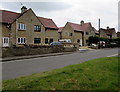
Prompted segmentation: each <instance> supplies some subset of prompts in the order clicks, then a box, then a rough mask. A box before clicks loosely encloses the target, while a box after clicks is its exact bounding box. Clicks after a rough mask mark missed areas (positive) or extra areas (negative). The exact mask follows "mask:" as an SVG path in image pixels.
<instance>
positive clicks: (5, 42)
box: [2, 37, 9, 47]
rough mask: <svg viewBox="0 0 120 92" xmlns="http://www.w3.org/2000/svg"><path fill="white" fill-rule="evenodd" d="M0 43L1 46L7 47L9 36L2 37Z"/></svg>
mask: <svg viewBox="0 0 120 92" xmlns="http://www.w3.org/2000/svg"><path fill="white" fill-rule="evenodd" d="M2 44H3V47H9V37H3V39H2Z"/></svg>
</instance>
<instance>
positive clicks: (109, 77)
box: [3, 57, 120, 91]
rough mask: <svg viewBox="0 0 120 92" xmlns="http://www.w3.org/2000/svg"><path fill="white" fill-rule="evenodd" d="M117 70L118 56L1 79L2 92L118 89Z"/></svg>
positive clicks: (119, 88)
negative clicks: (8, 91) (7, 91)
mask: <svg viewBox="0 0 120 92" xmlns="http://www.w3.org/2000/svg"><path fill="white" fill-rule="evenodd" d="M119 59H120V57H119ZM118 67H119V64H118V57H105V58H99V59H94V60H90V61H87V62H83V63H81V64H75V65H70V66H67V67H64V68H61V69H56V70H52V71H47V72H43V73H36V74H32V75H30V76H25V77H20V78H16V79H10V80H4V81H3V91H4V90H120V87H119V85H118V84H119V83H118V79H119V73H118Z"/></svg>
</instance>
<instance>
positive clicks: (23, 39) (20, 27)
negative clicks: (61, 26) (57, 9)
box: [0, 6, 59, 47]
mask: <svg viewBox="0 0 120 92" xmlns="http://www.w3.org/2000/svg"><path fill="white" fill-rule="evenodd" d="M0 17H2V19H1V20H0V25H1V26H2V33H1V34H2V35H1V37H2V39H1V43H2V46H3V47H10V46H12V45H16V46H21V45H34V44H48V43H50V42H53V41H58V39H59V38H58V27H57V26H56V24H55V23H54V22H53V20H52V19H48V18H43V17H38V16H36V14H35V13H34V12H33V10H32V9H31V8H30V9H27V8H26V7H25V6H23V7H22V8H21V13H16V12H11V11H6V10H0Z"/></svg>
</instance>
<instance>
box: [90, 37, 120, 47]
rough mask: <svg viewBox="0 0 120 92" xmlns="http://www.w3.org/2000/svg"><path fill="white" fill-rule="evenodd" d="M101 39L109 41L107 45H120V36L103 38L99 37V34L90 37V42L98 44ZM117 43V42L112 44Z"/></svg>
mask: <svg viewBox="0 0 120 92" xmlns="http://www.w3.org/2000/svg"><path fill="white" fill-rule="evenodd" d="M99 41H105V42H106V43H107V45H106V47H120V38H113V39H109V38H103V37H97V36H94V37H93V36H91V37H89V44H92V43H95V44H97V43H98V42H99ZM111 43H116V44H111Z"/></svg>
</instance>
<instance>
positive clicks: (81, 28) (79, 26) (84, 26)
mask: <svg viewBox="0 0 120 92" xmlns="http://www.w3.org/2000/svg"><path fill="white" fill-rule="evenodd" d="M68 23H69V25H70V26H71V27H72V28H73V30H74V31H80V32H84V31H85V30H86V29H87V28H88V27H89V26H91V24H90V23H84V24H76V23H71V22H68Z"/></svg>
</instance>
